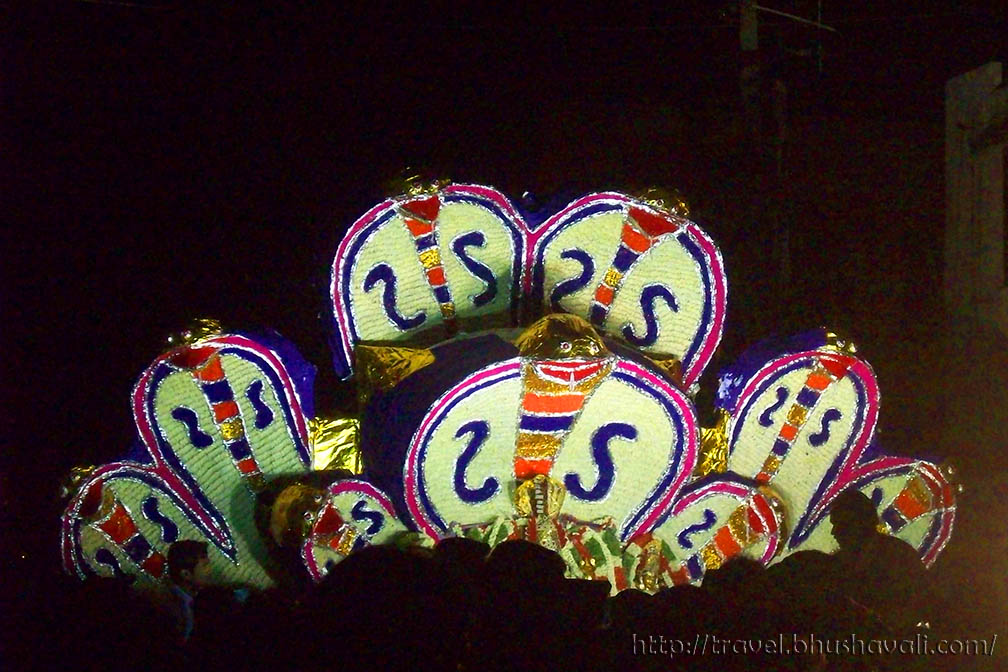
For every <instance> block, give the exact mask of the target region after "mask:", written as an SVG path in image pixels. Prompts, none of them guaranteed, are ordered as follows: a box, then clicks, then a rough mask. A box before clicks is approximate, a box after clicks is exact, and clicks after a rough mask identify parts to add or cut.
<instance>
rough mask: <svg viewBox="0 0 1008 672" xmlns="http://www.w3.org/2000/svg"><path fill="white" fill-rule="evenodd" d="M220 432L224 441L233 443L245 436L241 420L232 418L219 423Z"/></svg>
mask: <svg viewBox="0 0 1008 672" xmlns="http://www.w3.org/2000/svg"><path fill="white" fill-rule="evenodd" d="M220 432H221V436H223V437H224V440H225V441H234V440H235V439H240V438H242V437H243V436H245V425H243V424H242V421H241V418H232V419H231V420H226V421H224V422H222V423H220Z"/></svg>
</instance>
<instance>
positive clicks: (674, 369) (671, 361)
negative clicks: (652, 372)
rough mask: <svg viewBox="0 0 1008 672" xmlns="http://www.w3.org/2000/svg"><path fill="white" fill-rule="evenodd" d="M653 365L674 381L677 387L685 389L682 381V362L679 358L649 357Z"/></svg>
mask: <svg viewBox="0 0 1008 672" xmlns="http://www.w3.org/2000/svg"><path fill="white" fill-rule="evenodd" d="M648 359H649V360H651V363H652V364H654V365H655V366H656V367H658V368H659V369H661V370H662V372H663V373H664V374H665V375H666V376H668V377H669V378H671V379H672V382H673V383H675V385H676V387H678V388H679V389H685V386H684V385H683V379H682V362H681V361H679V359H678V358H677V357H674V356H671V355H670V356H668V357H650V356H649V357H648Z"/></svg>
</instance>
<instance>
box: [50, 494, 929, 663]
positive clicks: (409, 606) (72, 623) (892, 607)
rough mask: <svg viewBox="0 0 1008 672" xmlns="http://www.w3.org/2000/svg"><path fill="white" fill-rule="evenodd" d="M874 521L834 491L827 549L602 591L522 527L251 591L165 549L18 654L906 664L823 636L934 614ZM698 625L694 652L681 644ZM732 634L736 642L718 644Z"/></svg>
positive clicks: (68, 590)
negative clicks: (145, 586) (211, 581)
mask: <svg viewBox="0 0 1008 672" xmlns="http://www.w3.org/2000/svg"><path fill="white" fill-rule="evenodd" d="M858 494H860V493H858ZM865 501H867V500H865ZM868 504H869V506H870V502H868ZM852 512H853V513H852ZM876 522H877V519H875V514H874V507H871V508H870V510H869V508H868V507H865V506H864V502H863V501H860V500H859V499H858V498H856V497H854V496H847V497H845V498H844V500H842V501H841V502H839V503H838V506H837V507H835V508H834V512H833V515H832V523H833V526H834V534H835V536H836V538H837V539H838V541H839V542H840V544H841V547H840V550H839V551H837V552H836V553H834V554H825V553H819V552H801V553H797V554H793V555H791V556H789V557H787V558H785V559H784V560H783V561H781V562H779V563H777V564H775V565H773V566H771V567H770V568H765V567H763V566H762V565H761V564H760V563H758V562H755V561H752V560H749V559H746V558H736V559H734V560H732V561H729V562H727V563H725V564H724V565H723V566H722V567H720V568H719V569H716V570H713V571H708V573H707V574H706V576H705V577H704V580H703V584H702V585H701V586H691V585H686V586H676V587H671V588H665V589H663V590H661V591H659V592H658V593H656V594H655V595H649V594H647V593H645V592H642V591H639V590H634V589H630V590H625V591H623V592H621V593H619V594H618V595H616V596H614V597H610V595H609V586H608V584H607V583H605V582H593V581H579V580H570V579H565V578H564V563H563V561H562V560H561V559H560V557H559V556H557V555H556V554H555V553H553V552H552V551H549V550H547V549H544V548H542V547H540V546H537V545H534V544H530V543H527V542H523V541H507V542H504V543H502V544H500V545H498V546H497V547H495V548H493V549H492V550H491V549H490V548H489V547H487V546H485V545H483V544H481V543H479V542H475V541H472V540H468V539H462V538H453V539H446V540H444V541H442V542H441V543H439V544H437V545H436V546H435V547H433V549H425V548H416V547H405V548H400V547H396V546H393V545H386V546H372V547H369V548H365V549H363V550H361V551H359V552H357V553H354V554H352V555H350V556H349V557H347V558H346V559H345V560H344V561H343V562H341V563H339V564H338V565H336V566H335V567H334V568H333V569H332V570H331V572H330V573H329V575H328V576H327V577H326V579H325V580H324V581H323V582H322V583H321V584H320V585H317V586H313V585H303V586H294V585H290V586H284V587H283V588H278V589H275V590H272V591H266V592H248V591H242V590H238V591H236V590H232V589H227V588H222V587H212V586H209V585H203V584H202V583H201V581H200V580H199V577H200V576H201V575H202V572H201V571H200V569H199V566H198V563H199V562H200V554H199V550H200V549H199V548H196V547H194V548H190V549H187V550H188V552H187V553H181V552H177V553H175V554H174V555H175V556H176V557H185V558H186V560H185V562H186V563H187V567H186V568H180V567H176V568H174V570H173V575H172V576H173V577H175V578H176V580H177V582H176V583H175V584H174V585H175V588H177V589H179V590H176V591H175V592H172V593H171V594H167V595H165V596H163V597H162V598H160V599H152V598H151V597H150V596H148V595H146V594H144V593H141V592H140V591H136V590H133V589H132V588H131V587H130V586H129V585H128V583H127V582H126V580H124V579H117V580H113V579H91V580H88V581H85V582H83V583H82V582H78V581H76V579H71V578H69V577H67V584H66V586H64V587H63V589H62V590H60V591H59V594H60V595H61V598H60V599H62V600H63V601H64V603H63V604H61V605H58V606H59V609H58V610H57V611H60V612H62V613H63V614H64V615H67V616H70V615H72V617H69V618H65V619H64V622H63V624H62V625H61V627H59V628H58V629H54V630H53V632H52V640H51V641H50V642H49V646H47V647H45V648H46V649H47V650H44V651H39V654H38V656H37V659H36V661H35V662H37V663H38V664H39V666H40V667H48V665H49V663H50V662H55V661H50V660H48V658H47V657H54V658H55V657H62V660H63V664H65V662H66V658H65V657H66V656H67V655H69V656H72V657H73V658H76V659H77V660H79V661H86V667H87V669H128V668H137V669H144V670H158V669H165V670H182V669H191V670H258V669H263V670H265V669H292V670H307V669H326V670H344V669H346V670H355V669H368V670H387V669H416V670H455V671H463V670H545V669H550V670H723V671H728V672H730V671H732V670H801V671H805V670H912V669H918V668H916V667H914V666H915V664H916V662H915V659H914V658H913V657H910V656H884V655H883V656H879V655H859V652H858V651H850V652H842V651H841V652H838V651H837V650H836V648H835V647H834V646H831V645H828V644H826V642H834V644H835V642H836V641H838V640H846V641H849V640H850V639H851V637H852V636H856V637H858V638H861V639H862V640H870V639H879V638H899V639H910V638H913V637H914V636H915V633H916V632H917V629H918V628H919V627H921V626H919V625H918V623H920V622H923V621H929V620H933V619H934V615H933V614H928V613H926V605H925V604H924V603H923V601H922V600H921V599H920V596H921V595H925V594H926V593H927V586H926V581H927V576H926V573H925V572H924V570H923V567H922V565H921V564H920V561H919V560H918V559H917V557H916V554H915V553H914V551H913V549H911V548H910V547H909V546H907V545H906V544H903V542H900V541H898V540H896V539H894V538H892V537H887V536H885V535H883V534H881V533H879V532H878V531H877V530H876V528H875V524H876ZM181 562H182V561H181V560H177V564H179V563H181ZM179 577H181V578H179ZM178 592H183V593H185V594H186V595H188V596H189V597H191V600H189V606H190V607H191V615H189V616H188V617H183V618H181V620H180V608H179V604H180V602H179V601H178ZM187 618H191V622H190V621H187ZM794 634H797V635H799V636H802V637H803V638H805V640H806V641H807V640H808V638H809V637H810V636H811V637H812V638H813V640H812V641H813V642H814V641H815V638H818V640H819V645H818V646H815V645H813V646H811V647H809V648H808V649H807V650H805V651H798V652H797V653H794V654H792V655H784V654H782V653H781V652H779V651H773V652H768V650H762V651H758V652H757V651H754V650H752V649H753V648H755V642H756V641H767V640H776V641H783V643H784V644H785V645H790V644H792V641H791V638H792V636H793V635H794ZM712 637H713V638H714V639H713V640H712V639H711V638H712ZM701 638H706V640H705V646H704V651H703V652H700V651H699V650H696V651H694V650H693V647H694V645H695V644H699V643H700V641H701ZM738 640H746V641H747V644H746V645H745V650H741V649H739V647H738V646H734V647H733V645H732V643H733V642H735V641H738ZM718 642H720V643H721V647H720V649H719V648H718V647H717V645H716V644H717V643H718ZM750 643H751V644H750ZM60 651H62V653H58V652H60ZM67 652H69V653H67ZM50 669H52V668H50Z"/></svg>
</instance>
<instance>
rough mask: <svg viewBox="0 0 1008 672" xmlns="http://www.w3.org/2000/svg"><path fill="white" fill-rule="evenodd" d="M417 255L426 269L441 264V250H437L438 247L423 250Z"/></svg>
mask: <svg viewBox="0 0 1008 672" xmlns="http://www.w3.org/2000/svg"><path fill="white" fill-rule="evenodd" d="M418 256H419V258H420V263H421V264H423V267H424V268H426V269H427V270H430V269H432V268H434V267H435V266H439V265H440V264H441V252H440V251H438V248H436V247H432V248H430V249H429V250H424V251H423V252H421V253H420V254H419V255H418Z"/></svg>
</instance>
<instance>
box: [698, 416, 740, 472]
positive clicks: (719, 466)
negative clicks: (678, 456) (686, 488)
mask: <svg viewBox="0 0 1008 672" xmlns="http://www.w3.org/2000/svg"><path fill="white" fill-rule="evenodd" d="M730 419H731V416H730V415H729V414H728V411H726V410H724V409H722V408H719V409H717V416H716V420H715V422H714V426H713V427H703V428H701V429H700V456H699V459H698V460H697V466H696V468H695V469H694V470H693V477H694V478H701V477H703V476H707V475H708V474H723V473H724V472H726V471H728V421H729V420H730Z"/></svg>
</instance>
